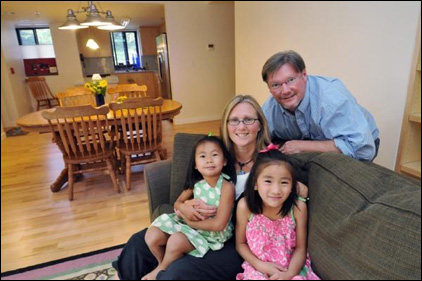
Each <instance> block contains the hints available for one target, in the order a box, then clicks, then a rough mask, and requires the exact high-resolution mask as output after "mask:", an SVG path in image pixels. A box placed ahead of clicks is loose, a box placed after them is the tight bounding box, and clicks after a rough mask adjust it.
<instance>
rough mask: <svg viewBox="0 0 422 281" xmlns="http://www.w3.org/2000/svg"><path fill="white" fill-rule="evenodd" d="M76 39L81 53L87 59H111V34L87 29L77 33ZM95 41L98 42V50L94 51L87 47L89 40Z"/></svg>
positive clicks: (96, 29) (95, 29)
mask: <svg viewBox="0 0 422 281" xmlns="http://www.w3.org/2000/svg"><path fill="white" fill-rule="evenodd" d="M76 38H77V41H78V47H79V52H80V53H81V54H82V55H83V56H84V57H86V58H93V57H111V56H112V53H111V42H110V32H109V31H106V30H101V29H98V28H92V27H90V28H86V29H79V30H77V31H76ZM90 38H92V39H94V40H95V42H97V44H98V46H100V48H98V49H97V50H92V49H90V48H88V47H87V46H86V42H87V41H88V39H90Z"/></svg>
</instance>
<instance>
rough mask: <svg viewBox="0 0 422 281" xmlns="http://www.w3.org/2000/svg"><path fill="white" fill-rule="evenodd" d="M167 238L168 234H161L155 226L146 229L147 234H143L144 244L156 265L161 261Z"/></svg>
mask: <svg viewBox="0 0 422 281" xmlns="http://www.w3.org/2000/svg"><path fill="white" fill-rule="evenodd" d="M169 237H170V235H169V234H167V233H165V232H163V231H162V230H161V229H159V228H158V227H156V226H151V227H150V228H148V230H147V233H145V243H147V245H148V248H149V250H150V251H151V253H152V254H153V255H154V257H155V258H156V259H157V261H158V264H160V263H161V262H162V261H163V258H164V253H165V250H166V244H167V241H168V239H169Z"/></svg>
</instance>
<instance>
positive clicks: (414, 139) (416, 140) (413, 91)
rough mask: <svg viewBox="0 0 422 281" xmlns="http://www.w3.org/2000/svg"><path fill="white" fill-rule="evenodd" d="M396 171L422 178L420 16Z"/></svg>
mask: <svg viewBox="0 0 422 281" xmlns="http://www.w3.org/2000/svg"><path fill="white" fill-rule="evenodd" d="M416 36H417V38H416V45H415V49H414V54H413V61H412V70H411V76H410V81H409V87H408V93H407V100H406V108H405V112H404V116H403V123H402V131H401V135H400V146H399V151H398V155H397V162H396V171H398V172H400V173H405V174H407V175H410V176H412V177H415V178H417V179H419V180H420V179H421V18H420V16H419V23H418V32H417V33H416Z"/></svg>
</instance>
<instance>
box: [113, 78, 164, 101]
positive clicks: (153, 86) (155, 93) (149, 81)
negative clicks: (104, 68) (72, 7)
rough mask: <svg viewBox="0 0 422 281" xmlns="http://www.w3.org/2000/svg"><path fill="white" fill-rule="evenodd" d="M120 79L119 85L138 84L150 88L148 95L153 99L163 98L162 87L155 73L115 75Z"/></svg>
mask: <svg viewBox="0 0 422 281" xmlns="http://www.w3.org/2000/svg"><path fill="white" fill-rule="evenodd" d="M114 74H115V75H117V76H118V77H119V84H130V83H136V84H138V85H146V86H147V87H148V90H147V95H148V96H149V97H152V98H157V97H161V86H160V83H159V79H158V75H157V73H156V72H155V71H139V72H121V73H114Z"/></svg>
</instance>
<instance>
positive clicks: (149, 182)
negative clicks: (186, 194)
mask: <svg viewBox="0 0 422 281" xmlns="http://www.w3.org/2000/svg"><path fill="white" fill-rule="evenodd" d="M171 165H172V163H171V160H170V159H168V160H164V161H159V162H155V163H151V164H148V165H145V168H144V180H145V184H146V188H147V192H148V202H149V216H150V219H151V220H152V219H153V213H154V210H155V209H156V208H158V207H159V206H160V205H163V204H169V203H170V174H171Z"/></svg>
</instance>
